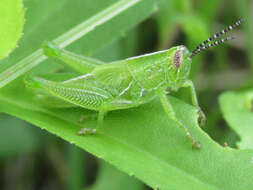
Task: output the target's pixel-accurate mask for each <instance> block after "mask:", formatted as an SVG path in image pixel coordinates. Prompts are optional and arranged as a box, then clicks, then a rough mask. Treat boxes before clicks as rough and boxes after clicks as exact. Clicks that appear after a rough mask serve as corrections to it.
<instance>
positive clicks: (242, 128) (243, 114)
mask: <svg viewBox="0 0 253 190" xmlns="http://www.w3.org/2000/svg"><path fill="white" fill-rule="evenodd" d="M252 102H253V90H249V91H247V92H240V93H239V92H226V93H223V94H222V95H221V96H220V97H219V103H220V106H221V110H222V113H223V115H224V118H225V120H226V121H227V123H228V124H229V126H230V127H231V128H232V129H233V130H235V131H236V132H237V133H238V134H239V136H240V137H241V141H240V142H238V143H237V145H238V147H240V148H241V149H245V148H250V149H253V127H252V126H253V110H252V109H253V108H252V106H253V103H252Z"/></svg>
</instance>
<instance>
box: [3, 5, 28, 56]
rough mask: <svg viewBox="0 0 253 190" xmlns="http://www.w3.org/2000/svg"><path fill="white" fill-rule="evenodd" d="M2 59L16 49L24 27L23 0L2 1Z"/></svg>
mask: <svg viewBox="0 0 253 190" xmlns="http://www.w3.org/2000/svg"><path fill="white" fill-rule="evenodd" d="M0 18H1V19H0V59H2V58H4V57H6V56H8V55H9V53H10V52H11V51H12V50H13V49H14V48H16V46H17V42H18V40H19V39H20V37H21V35H22V30H23V25H24V8H23V4H22V0H1V1H0Z"/></svg>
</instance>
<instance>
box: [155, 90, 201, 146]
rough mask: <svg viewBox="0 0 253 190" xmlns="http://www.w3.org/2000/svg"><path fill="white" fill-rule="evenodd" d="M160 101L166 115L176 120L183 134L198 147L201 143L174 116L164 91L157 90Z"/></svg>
mask: <svg viewBox="0 0 253 190" xmlns="http://www.w3.org/2000/svg"><path fill="white" fill-rule="evenodd" d="M158 95H159V97H160V100H161V103H162V105H163V108H164V110H165V112H166V114H167V115H168V117H169V118H170V119H171V120H173V121H174V122H176V124H177V125H178V126H179V127H180V128H181V129H182V130H183V131H184V133H185V135H186V136H187V138H188V139H189V140H190V141H191V142H192V146H193V147H194V148H196V149H200V148H201V144H200V142H199V141H198V140H196V139H195V138H194V137H193V136H192V134H191V133H190V131H189V130H188V128H187V127H186V126H185V125H184V124H183V123H182V122H181V121H179V120H178V119H177V118H176V115H175V112H174V110H173V107H172V105H171V103H170V102H169V100H168V98H167V96H166V92H163V91H161V92H159V93H158Z"/></svg>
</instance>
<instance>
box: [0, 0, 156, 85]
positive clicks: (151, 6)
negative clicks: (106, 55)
mask: <svg viewBox="0 0 253 190" xmlns="http://www.w3.org/2000/svg"><path fill="white" fill-rule="evenodd" d="M48 2H50V3H48V4H47V5H48V6H49V7H46V8H45V9H49V10H51V9H52V7H51V1H48ZM158 2H159V1H155V0H146V1H145V2H144V1H141V0H121V1H116V0H111V1H110V2H107V1H100V0H95V1H81V0H79V1H76V2H75V3H74V2H73V1H64V2H63V3H62V2H58V3H57V2H56V3H54V4H56V9H55V10H57V11H58V9H57V8H59V6H60V5H62V6H63V8H65V9H63V8H62V7H60V8H59V9H60V10H61V11H60V12H61V14H60V17H61V19H60V20H59V21H58V22H59V23H55V22H54V18H55V16H56V15H54V17H53V15H51V14H49V16H47V15H45V14H44V12H43V13H42V14H43V15H42V17H41V18H40V19H41V20H42V21H43V19H46V20H48V17H49V18H51V20H49V21H50V22H52V24H53V27H51V28H50V29H49V30H48V31H47V30H46V29H47V28H49V26H48V22H47V23H44V22H42V24H43V26H45V28H42V27H39V26H40V25H37V23H32V24H33V26H32V27H36V32H34V33H35V34H37V35H35V36H33V35H32V38H35V42H37V41H38V42H39V43H38V45H37V46H36V47H37V48H39V47H40V46H41V45H42V43H43V42H44V41H45V40H53V39H55V40H53V41H54V42H55V43H56V44H58V45H59V46H60V47H66V46H67V45H69V44H71V43H73V42H74V41H76V40H78V39H80V38H81V37H83V38H82V39H81V40H79V41H78V43H77V46H75V45H76V44H74V46H72V48H73V49H79V51H80V50H81V51H82V54H86V55H91V54H92V53H94V52H95V51H97V50H99V49H101V48H102V47H104V46H105V45H106V44H108V43H109V42H112V41H113V40H115V39H117V38H119V37H120V36H122V35H123V34H124V33H125V32H126V31H127V30H129V29H130V28H131V27H133V26H135V25H136V24H138V23H140V22H141V21H142V20H144V19H145V18H147V17H148V16H149V15H150V14H152V13H153V12H154V11H156V10H157V6H158ZM54 4H53V5H54ZM96 5H98V6H96ZM71 7H75V8H73V10H72V11H73V14H74V15H77V13H79V15H81V14H82V13H83V12H84V11H83V9H80V7H83V8H85V10H88V9H89V7H92V8H93V9H95V11H93V12H92V11H88V12H89V13H90V14H85V17H84V19H83V21H82V23H81V24H79V23H78V24H77V25H76V26H75V27H73V24H74V23H75V22H76V21H73V20H72V19H70V20H71V21H73V22H71V23H68V25H69V27H68V29H66V28H67V27H66V25H64V24H65V22H66V21H65V20H66V19H64V18H63V15H64V12H65V11H66V9H68V10H69V9H70V8H71ZM39 8H40V7H39ZM43 8H44V7H43ZM61 8H62V9H61ZM55 10H54V11H55ZM78 10H79V11H80V12H78ZM51 11H52V10H51ZM30 16H31V17H32V15H30ZM51 16H52V17H51ZM58 16H59V15H58ZM68 17H69V18H71V15H68ZM27 20H29V18H27ZM78 20H80V18H79V19H78ZM39 21H40V20H38V21H37V22H38V23H40V22H39ZM34 25H35V26H34ZM58 25H62V26H59V28H57V27H56V26H58ZM37 28H39V29H40V30H38V31H37ZM53 29H55V30H53ZM27 30H29V28H28V29H27ZM50 30H51V32H52V34H48V33H49V31H50ZM42 31H47V32H46V35H43V34H41V33H42ZM59 34H61V35H60V36H59ZM112 34H113V35H112ZM26 35H31V34H30V31H27V32H26V30H25V36H26ZM38 36H40V38H38ZM32 38H28V39H27V40H28V41H29V42H27V43H29V44H32V43H34V42H33V41H32ZM80 44H82V48H81V49H80ZM21 46H22V44H21ZM28 47H29V45H28ZM25 48H27V46H22V50H19V51H20V52H22V51H24V52H23V53H22V56H20V55H19V53H18V55H17V56H20V57H19V59H16V58H13V60H15V61H13V62H12V60H9V61H10V62H12V66H9V67H8V68H6V67H3V68H2V69H1V68H0V72H1V71H2V73H0V88H1V87H3V86H5V85H6V84H8V83H9V82H11V81H13V80H14V79H16V78H17V77H19V76H20V75H22V74H24V73H26V72H27V71H29V70H31V69H32V68H33V67H35V66H37V65H38V64H39V63H40V62H42V61H44V60H46V59H47V57H46V56H44V55H43V54H42V50H41V49H38V50H36V49H34V48H33V49H34V50H36V51H34V52H32V51H31V50H32V48H30V51H29V52H30V55H29V54H27V50H26V49H25ZM23 49H24V50H23ZM24 55H28V56H26V57H25V56H24ZM16 61H18V62H17V63H16ZM15 63H16V64H15ZM13 64H14V65H13ZM39 70H40V71H41V69H39ZM45 70H47V72H48V68H46V69H45Z"/></svg>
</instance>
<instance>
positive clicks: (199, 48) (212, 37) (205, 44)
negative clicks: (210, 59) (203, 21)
mask: <svg viewBox="0 0 253 190" xmlns="http://www.w3.org/2000/svg"><path fill="white" fill-rule="evenodd" d="M243 22H244V19H240V20H238V21H237V22H236V23H234V24H232V25H230V26H229V27H227V28H225V29H224V30H222V31H220V32H218V33H216V34H214V35H213V36H211V37H210V38H208V39H207V40H205V41H204V42H202V43H201V44H200V45H198V47H196V49H194V51H193V52H192V54H191V56H190V58H192V57H193V56H195V55H197V54H198V53H199V52H201V51H203V50H206V49H208V48H210V47H213V46H218V45H220V44H223V43H224V42H226V41H230V40H233V39H234V38H233V37H231V36H229V37H226V38H222V39H220V40H215V39H217V38H219V37H220V36H222V35H224V34H226V33H227V32H229V31H231V30H233V29H234V28H236V27H237V26H239V25H240V24H241V23H243ZM213 40H215V41H214V42H213V43H211V44H208V43H209V42H211V41H213ZM207 44H208V45H207Z"/></svg>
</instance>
